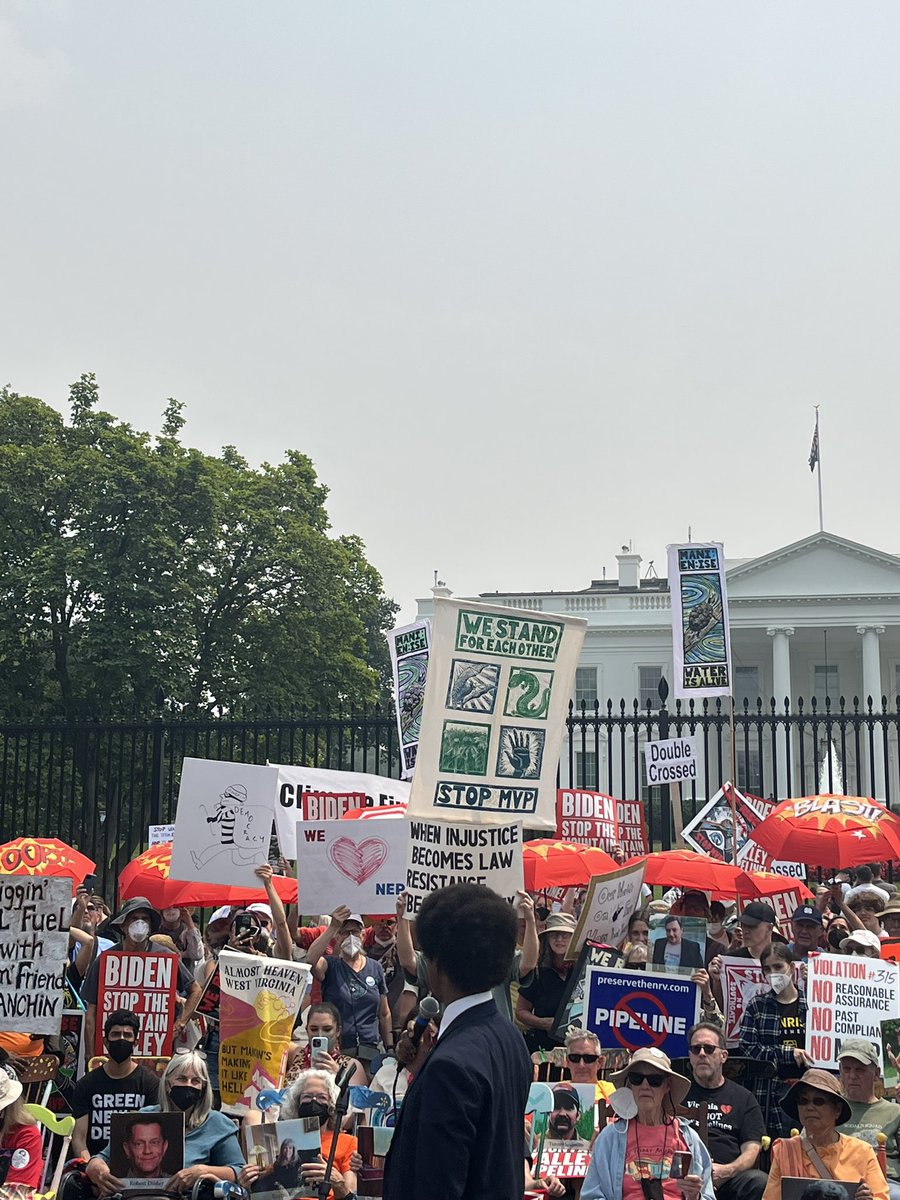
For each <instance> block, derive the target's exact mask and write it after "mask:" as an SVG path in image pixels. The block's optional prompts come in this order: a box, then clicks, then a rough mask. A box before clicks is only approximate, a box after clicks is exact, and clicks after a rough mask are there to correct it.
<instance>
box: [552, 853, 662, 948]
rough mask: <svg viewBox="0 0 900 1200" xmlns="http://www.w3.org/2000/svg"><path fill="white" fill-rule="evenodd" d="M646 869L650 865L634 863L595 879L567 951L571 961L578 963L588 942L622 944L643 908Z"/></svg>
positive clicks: (590, 886)
mask: <svg viewBox="0 0 900 1200" xmlns="http://www.w3.org/2000/svg"><path fill="white" fill-rule="evenodd" d="M645 867H646V863H643V862H639V863H633V864H631V865H630V866H627V867H620V868H619V870H618V871H610V873H609V874H608V875H595V876H594V877H593V879H592V880H591V882H590V883H589V885H588V890H587V895H586V896H585V898H584V904H583V906H582V909H581V917H580V918H579V921H578V925H577V927H576V929H575V932H574V933H573V934H572V940H571V942H570V943H569V949H568V950H567V951H566V958H567V959H570V960H572V961H574V960H575V959H576V958H577V957H578V952H579V951H580V950H581V947H582V946H583V945H584V943H585V942H587V941H591V942H599V943H600V944H601V945H602V946H621V945H622V943H623V942H624V941H625V938H626V937H627V936H628V921H629V918H630V917H631V914H632V913H633V912H635V910H636V909H638V908H640V906H641V888H642V887H643V886H644V870H645Z"/></svg>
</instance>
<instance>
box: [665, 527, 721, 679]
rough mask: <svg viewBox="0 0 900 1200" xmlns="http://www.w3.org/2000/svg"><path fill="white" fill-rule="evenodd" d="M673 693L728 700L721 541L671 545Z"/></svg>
mask: <svg viewBox="0 0 900 1200" xmlns="http://www.w3.org/2000/svg"><path fill="white" fill-rule="evenodd" d="M669 591H670V592H671V598H672V656H673V662H674V667H675V679H674V687H673V693H674V695H675V696H676V698H677V699H680V700H702V699H703V698H704V697H709V696H730V695H731V640H730V634H729V628H728V595H727V592H726V589H725V557H724V554H723V552H722V546H721V543H719V542H712V543H709V544H706V545H703V544H699V543H697V544H693V543H689V544H688V545H681V546H669Z"/></svg>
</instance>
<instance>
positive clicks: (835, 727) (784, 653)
mask: <svg viewBox="0 0 900 1200" xmlns="http://www.w3.org/2000/svg"><path fill="white" fill-rule="evenodd" d="M616 558H617V561H618V565H619V577H618V579H595V580H593V581H592V582H591V583H590V585H589V586H588V587H584V588H576V589H572V590H570V591H567V590H557V589H550V590H547V591H532V592H527V593H522V592H491V593H482V594H481V595H480V596H479V597H477V599H480V600H482V601H485V602H488V603H492V604H501V605H508V606H511V607H513V608H529V609H536V610H538V611H542V612H545V613H561V614H566V615H577V616H580V617H584V618H585V619H586V620H587V622H588V628H587V636H586V638H585V645H584V651H583V654H582V659H581V665H580V666H579V668H578V672H577V678H576V683H575V692H574V695H573V700H574V701H575V703H576V709H577V710H578V711H579V712H580V709H581V705H582V703H584V704H585V705H586V707H587V712H588V714H592V713H593V711H594V704H595V701H599V706H600V714H601V715H602V716H603V717H607V716H608V715H609V713H610V709H609V707H608V702H609V701H611V702H612V713H613V714H614V715H615V716H619V714H621V712H622V709H621V701H623V700H624V702H625V708H626V712H627V714H628V715H629V717H630V718H631V724H630V728H629V731H628V733H629V735H630V743H629V744H632V743H634V742H635V741H637V742H638V743H639V742H640V741H641V739H642V737H646V736H647V733H646V732H643V731H642V729H641V727H640V725H639V724H638V725H636V724H634V721H633V715H634V700H637V701H638V703H639V706H640V708H641V709H642V710H644V711H645V712H646V709H647V705H648V704H649V705H650V706H651V707H652V709H653V710H654V711H655V710H657V709H658V708H659V696H658V692H657V687H658V684H659V681H660V678H661V676H666V677H667V678H668V679H671V677H672V635H671V607H670V601H669V588H668V583H667V581H666V580H665V579H658V578H647V577H646V572H645V576H644V578H642V577H641V569H642V560H641V556H640V554H638V553H632V552H630V551H629V550H627V548H626V549H623V552H622V553H620V554H618V555H616ZM726 568H727V578H728V599H729V609H730V622H731V645H732V655H733V661H734V664H735V671H734V680H735V689H734V695H735V705H736V710H737V713H738V734H737V737H736V766H735V768H734V769H733V770H732V768H731V747H730V730H728V729H726V731H725V738H724V747H723V746H720V744H719V743H720V742H721V740H722V738H721V725H722V721H721V713H720V716H719V718H718V720H717V721H714V722H712V723H707V725H706V726H704V730H705V734H704V736H705V738H706V741H705V749H706V754H707V758H710V757H712V759H714V760H715V761H714V763H713V765H712V766H711V768H710V773H709V777H708V780H707V781H704V783H703V784H702V785H701V786H699V787H698V795H699V796H702V795H703V794H704V792H705V791H707V788H708V787H709V788H712V790H715V788H716V787H718V785H719V783H720V782H721V780H720V779H719V778H718V776H719V774H723V773H726V772H727V775H726V777H728V778H736V779H737V780H738V782H739V783H742V784H743V785H744V786H745V787H747V788H749V790H751V791H756V792H758V793H759V794H777V795H778V796H785V795H800V794H803V793H804V791H808V790H818V780H817V779H816V778H814V775H815V774H816V773H818V774H820V775H821V774H822V771H823V760H824V761H825V762H826V763H827V760H828V758H829V756H830V755H831V754H832V753H833V754H834V755H836V760H839V762H840V771H838V768H837V767H836V766H835V767H834V769H833V772H832V779H833V782H834V785H835V788H836V790H837V787H838V779H837V778H836V777H837V776H838V775H839V774H842V775H843V777H844V778H843V785H844V786H843V788H842V790H844V791H846V792H848V793H851V792H855V791H857V790H859V789H864V790H865V791H866V794H869V795H872V794H877V795H878V796H879V798H880V799H889V800H894V801H896V799H897V798H898V794H900V778H898V754H897V716H896V710H897V702H896V696H897V693H898V691H900V557H896V556H895V555H893V554H886V553H884V552H883V551H881V550H876V549H874V548H872V547H870V546H865V545H862V544H861V543H858V542H852V541H849V540H848V539H846V538H842V537H838V536H836V535H835V534H831V533H816V534H814V535H812V536H811V537H807V538H804V539H803V540H802V541H799V542H794V543H793V544H792V545H789V546H783V547H781V548H779V549H776V550H773V551H771V552H770V553H768V554H764V555H761V556H760V557H759V558H752V559H734V560H727V562H726ZM433 594H434V595H441V594H444V595H449V594H450V592H449V590H448V589H446V588H443V587H441V586H438V587H436V588H434V589H433ZM473 598H474V597H469V599H473ZM433 608H434V598H433V595H432V596H430V597H428V598H427V599H422V600H419V601H418V613H419V616H423V617H424V616H429V615H430V614H431V613H432V612H433ZM883 696H887V710H888V714H893V715H892V716H891V715H881V714H882V697H883ZM760 697H761V698H762V714H763V715H764V716H765V717H766V718H767V721H766V722H765V723H764V726H761V725H760V723H759V719H758V718H759V713H760V710H759V709H758V707H757V700H758V698H760ZM826 697H827V698H829V699H830V711H829V714H828V716H827V717H826V715H825V701H826ZM842 697H843V698H844V701H845V716H844V717H843V718H842V717H841V716H840V701H841V698H842ZM868 697H871V698H872V706H873V713H874V714H876V717H875V719H874V720H871V721H866V720H864V719H862V717H860V716H859V715H857V716H854V698H857V700H858V702H859V705H860V712H861V713H862V714H865V713H866V710H867V708H868V703H867V701H868ZM745 698H746V699H747V700H748V702H749V713H746V712H745V705H744V700H745ZM773 699H774V701H775V707H776V710H777V711H778V713H779V714H780V716H781V717H782V718H783V717H784V715H785V711H786V708H785V705H786V701H787V709H788V711H789V713H790V714H791V720H790V721H788V722H784V721H781V722H780V723H778V724H777V725H776V724H775V723H774V722H773V721H772V700H773ZM813 700H815V701H816V717H815V719H813V720H805V719H804V717H805V716H806V717H808V716H809V714H810V712H811V707H812V701H813ZM801 701H802V705H801ZM674 707H675V706H674V704H673V702H672V700H671V699H670V700H669V711H670V713H671V712H673V710H674ZM713 707H714V706H713ZM728 707H729V706H728V703H727V701H726V703H725V706H724V710H723V711H724V712H725V713H726V714H727V712H728ZM832 714H834V715H835V719H832ZM788 730H790V734H789V735H788ZM761 731H762V732H761ZM587 733H588V736H587V737H585V736H584V732H583V731H581V733H580V734H579V732H577V731H573V738H572V741H573V745H572V747H571V751H570V754H571V757H570V763H571V770H572V775H573V776H574V777H573V778H571V779H566V780H564V782H572V783H576V784H583V785H586V786H589V785H590V784H591V781H592V778H593V780H594V781H595V782H596V783H597V784H598V785H599V786H600V789H601V790H604V791H606V790H616V794H619V795H623V796H624V795H625V794H630V795H634V794H635V792H636V791H637V786H635V782H634V780H635V772H634V770H633V769H632V755H631V753H630V751H629V752H628V753H624V754H623V752H622V746H621V745H619V744H618V742H617V741H616V737H617V735H618V734H619V733H620V730H619V726H618V724H616V725H615V727H614V726H612V725H610V723H609V722H608V721H604V722H601V727H600V728H597V727H595V726H594V725H590V726H589V728H588V731H587ZM625 736H626V735H625V734H624V733H622V737H625ZM650 736H654V737H655V736H659V734H658V732H651V733H650ZM711 736H712V737H713V741H714V742H715V745H710V742H709V738H710V737H711ZM622 737H620V738H619V741H621V740H622ZM717 756H718V757H717ZM565 763H566V756H565V755H564V756H563V775H565V770H566V766H565ZM826 774H827V772H826ZM607 784H609V785H612V786H609V787H608V786H606V785H607ZM713 785H714V786H713ZM886 793H887V794H886Z"/></svg>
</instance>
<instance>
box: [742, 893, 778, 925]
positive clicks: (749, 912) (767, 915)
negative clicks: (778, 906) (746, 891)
mask: <svg viewBox="0 0 900 1200" xmlns="http://www.w3.org/2000/svg"><path fill="white" fill-rule="evenodd" d="M763 921H765V922H766V923H767V924H769V925H774V924H775V909H774V908H773V907H772V906H771V904H763V902H762V901H761V900H753V901H751V902H750V904H748V905H746V906H745V908H744V911H743V912H742V913H741V924H742V925H748V926H749V927H750V928H751V929H754V928H755V927H756V926H757V925H761V924H762V922H763Z"/></svg>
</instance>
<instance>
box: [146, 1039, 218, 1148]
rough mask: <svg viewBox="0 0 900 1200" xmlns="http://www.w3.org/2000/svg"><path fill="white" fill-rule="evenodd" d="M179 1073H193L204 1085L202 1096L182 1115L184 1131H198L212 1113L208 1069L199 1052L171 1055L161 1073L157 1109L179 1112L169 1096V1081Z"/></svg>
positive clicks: (204, 1056)
mask: <svg viewBox="0 0 900 1200" xmlns="http://www.w3.org/2000/svg"><path fill="white" fill-rule="evenodd" d="M180 1071H194V1072H195V1073H196V1074H197V1075H199V1076H200V1078H201V1079H202V1080H203V1083H204V1085H205V1087H204V1090H203V1094H202V1095H201V1097H200V1099H199V1100H198V1101H197V1103H196V1104H195V1105H194V1107H193V1108H189V1109H188V1111H187V1112H186V1113H185V1114H184V1127H185V1129H199V1128H200V1126H201V1125H202V1124H203V1122H204V1121H205V1120H206V1118H207V1117H208V1116H209V1114H210V1113H211V1112H212V1106H213V1093H212V1085H211V1084H210V1082H209V1068H208V1067H207V1065H206V1055H205V1054H201V1053H200V1052H199V1050H184V1051H182V1053H180V1054H173V1055H172V1057H171V1058H170V1059H169V1061H168V1063H167V1064H166V1069H165V1071H164V1072H163V1077H162V1087H161V1088H160V1089H159V1107H160V1111H161V1112H181V1111H182V1110H181V1109H180V1108H179V1107H178V1105H177V1104H173V1102H172V1098H171V1096H170V1095H169V1087H170V1081H171V1080H172V1078H173V1076H175V1075H177V1074H178V1073H179V1072H180Z"/></svg>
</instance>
